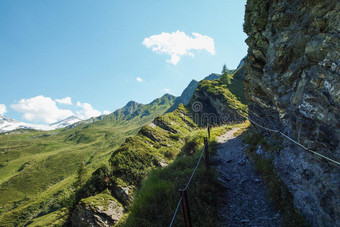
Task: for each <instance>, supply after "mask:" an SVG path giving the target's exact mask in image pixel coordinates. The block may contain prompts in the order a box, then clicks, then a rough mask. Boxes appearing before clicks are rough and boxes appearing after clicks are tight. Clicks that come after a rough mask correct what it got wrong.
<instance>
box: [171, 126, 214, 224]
mask: <svg viewBox="0 0 340 227" xmlns="http://www.w3.org/2000/svg"><path fill="white" fill-rule="evenodd" d="M206 135H207V137H205V138H204V147H203V149H202V152H201V155H200V157H199V159H198V161H197V163H196V166H195V169H194V170H193V171H192V174H191V176H190V178H189V180H188V182H187V184H186V185H185V188H184V189H180V190H179V192H180V193H181V197H180V199H179V201H178V204H177V207H176V210H175V212H174V215H173V217H172V219H171V222H170V225H169V226H170V227H171V226H172V225H173V224H174V221H175V219H176V216H177V213H178V210H179V207H180V205H181V204H182V209H183V215H184V222H185V226H191V218H190V212H189V204H188V198H187V194H186V191H187V190H188V188H189V186H190V183H191V180H192V179H193V177H194V175H195V173H196V171H197V169H198V166H199V164H200V162H201V160H202V157H203V153H205V155H206V160H205V161H206V168H207V169H209V168H210V165H209V163H208V162H209V150H208V139H207V138H209V137H210V126H209V125H208V127H207V134H206Z"/></svg>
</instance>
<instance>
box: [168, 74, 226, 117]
mask: <svg viewBox="0 0 340 227" xmlns="http://www.w3.org/2000/svg"><path fill="white" fill-rule="evenodd" d="M220 77H221V75H218V74H216V73H211V74H210V75H209V76H207V77H205V78H204V80H217V79H219V78H220ZM197 86H198V81H196V80H192V81H191V82H190V83H189V85H188V86H187V87H186V88H185V89H184V91H183V92H182V94H181V96H180V97H177V98H176V100H175V103H174V105H173V106H172V107H171V108H169V109H168V111H167V112H168V113H169V112H172V111H174V110H175V109H176V108H177V107H178V105H179V104H183V105H188V104H189V102H190V100H191V97H192V95H193V94H194V92H195V90H196V88H197Z"/></svg>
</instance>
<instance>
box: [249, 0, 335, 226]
mask: <svg viewBox="0 0 340 227" xmlns="http://www.w3.org/2000/svg"><path fill="white" fill-rule="evenodd" d="M339 11H340V3H339V1H337V0H325V1H315V0H292V1H283V0H275V1H270V0H263V1H259V0H248V1H247V5H246V14H245V24H244V30H245V32H246V33H247V34H248V36H249V37H248V39H247V40H246V43H247V44H248V46H249V49H248V56H247V58H246V60H245V65H246V68H247V70H246V80H247V82H246V93H247V101H248V110H249V116H250V118H251V119H253V120H254V121H256V122H257V123H259V124H261V125H263V126H266V127H268V128H274V129H277V130H279V131H281V132H284V133H285V134H287V135H289V136H290V137H292V138H294V139H295V140H297V141H298V142H299V143H301V144H302V145H304V146H306V147H307V148H309V149H312V150H316V151H318V152H319V153H321V154H323V155H325V156H328V157H330V158H332V159H335V160H340V111H339V110H340V60H339V59H340V52H339V50H340V42H339V41H340V27H339V24H340V13H339ZM262 132H265V131H264V130H263V131H262ZM288 144H289V143H288V142H287V145H288ZM273 163H274V165H275V166H276V168H277V169H278V172H279V174H280V176H281V178H282V179H283V180H284V182H285V183H286V184H287V186H288V187H289V188H290V190H291V191H292V193H293V194H294V198H295V204H296V206H297V207H298V208H299V209H300V210H301V211H302V213H304V214H305V216H306V217H307V219H308V220H309V221H311V222H312V224H313V225H321V226H325V225H326V226H328V225H340V218H339V217H340V208H339V204H340V199H339V193H340V189H339V188H340V180H339V179H340V174H339V172H340V169H339V166H336V165H333V164H330V163H329V162H327V161H325V160H322V159H319V158H316V157H315V156H313V155H312V154H310V153H308V152H307V151H303V150H301V149H299V148H298V147H296V146H293V145H291V143H290V146H286V148H285V149H284V150H283V151H281V152H278V153H277V154H275V158H274V160H273Z"/></svg>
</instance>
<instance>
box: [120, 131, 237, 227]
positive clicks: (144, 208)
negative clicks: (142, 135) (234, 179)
mask: <svg viewBox="0 0 340 227" xmlns="http://www.w3.org/2000/svg"><path fill="white" fill-rule="evenodd" d="M232 127H233V126H222V127H215V128H213V129H212V131H211V138H210V141H209V148H210V153H214V152H215V151H216V149H217V142H216V136H218V135H220V134H222V133H224V132H225V131H226V130H229V129H231V128H232ZM205 136H206V129H200V130H197V131H195V132H194V133H191V134H190V135H188V136H186V137H185V141H186V143H185V145H184V146H183V148H182V152H181V153H179V154H178V156H177V157H176V159H175V161H174V162H173V163H172V164H170V165H169V166H167V167H165V168H157V169H154V170H153V171H152V172H151V173H150V174H149V175H148V177H147V178H146V179H145V180H143V181H142V184H141V187H140V189H139V190H138V192H137V193H136V198H135V201H134V203H133V205H132V208H131V212H130V214H129V216H128V217H126V219H125V220H123V221H122V223H121V224H120V225H121V226H167V225H169V224H170V222H171V219H172V216H173V214H174V211H175V209H176V206H177V204H178V201H179V198H180V195H179V192H178V190H179V189H182V188H184V187H185V185H186V183H187V181H188V179H189V178H190V176H191V173H192V172H193V170H194V168H195V166H196V163H197V161H198V159H199V156H200V154H201V151H202V149H203V138H204V137H205ZM218 190H220V189H219V186H218V184H217V181H216V176H215V172H214V171H207V170H206V168H205V165H204V159H203V160H201V164H200V166H199V168H198V170H197V172H196V174H195V176H194V178H193V180H192V182H191V185H190V186H189V190H188V199H189V206H190V213H191V219H192V224H193V226H217V225H218V222H217V219H216V213H217V204H218V201H216V200H217V197H216V196H215V195H216V194H217V193H218ZM155 217H157V218H155ZM183 223H184V221H183V215H182V210H181V208H180V210H179V211H178V214H177V216H176V219H175V223H174V226H180V225H182V224H183Z"/></svg>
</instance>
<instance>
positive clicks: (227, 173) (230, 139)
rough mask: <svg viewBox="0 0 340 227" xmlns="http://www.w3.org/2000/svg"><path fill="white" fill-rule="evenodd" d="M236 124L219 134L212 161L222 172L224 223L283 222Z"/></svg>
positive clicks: (271, 223)
mask: <svg viewBox="0 0 340 227" xmlns="http://www.w3.org/2000/svg"><path fill="white" fill-rule="evenodd" d="M238 129H239V128H234V129H232V130H230V131H228V132H226V133H225V134H224V135H222V136H220V137H219V138H218V140H217V141H218V142H219V143H220V145H219V148H218V150H217V152H216V155H215V156H214V157H213V164H214V167H215V168H216V171H217V172H218V173H219V178H218V180H219V183H220V184H221V187H222V191H221V195H220V200H219V201H220V202H221V205H220V210H219V217H220V221H221V226H281V222H280V215H279V214H278V213H277V212H275V211H274V209H273V208H272V205H271V204H270V201H269V198H268V195H267V188H266V185H265V184H264V182H263V181H262V180H261V178H260V176H258V174H257V173H256V172H255V170H254V167H253V164H252V161H251V160H250V157H248V156H247V155H246V154H245V153H244V152H243V151H244V149H245V148H246V145H245V144H244V143H243V142H242V139H241V138H240V137H235V136H234V133H235V132H236V131H237V130H238Z"/></svg>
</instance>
